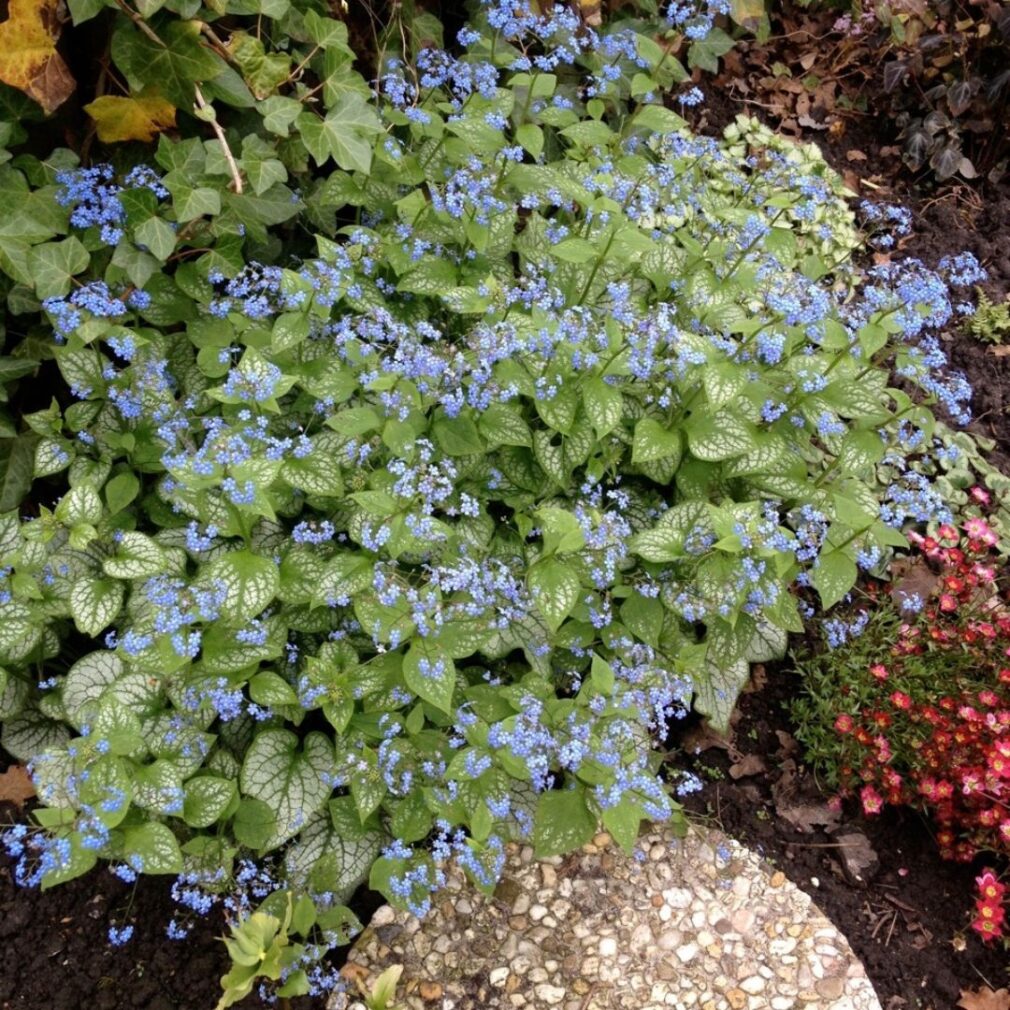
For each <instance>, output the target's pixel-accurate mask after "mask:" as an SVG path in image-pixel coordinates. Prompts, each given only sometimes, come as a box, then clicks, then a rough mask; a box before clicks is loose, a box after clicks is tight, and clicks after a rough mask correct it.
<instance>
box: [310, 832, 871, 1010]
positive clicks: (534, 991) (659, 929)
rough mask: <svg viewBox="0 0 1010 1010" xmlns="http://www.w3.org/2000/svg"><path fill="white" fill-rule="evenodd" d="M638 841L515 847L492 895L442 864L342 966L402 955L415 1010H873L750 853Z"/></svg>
mask: <svg viewBox="0 0 1010 1010" xmlns="http://www.w3.org/2000/svg"><path fill="white" fill-rule="evenodd" d="M639 844H640V848H641V849H642V852H641V854H640V857H639V859H632V858H628V857H627V856H626V855H624V853H622V852H621V851H620V849H618V848H617V847H616V845H614V844H613V843H612V842H611V840H610V838H609V836H608V835H606V834H600V835H597V837H596V838H595V839H594V842H593V844H591V845H587V846H585V847H584V848H583V849H582V850H581V851H580V852H577V853H574V854H573V855H571V856H569V857H567V858H564V859H562V858H554V859H547V860H542V861H538V860H535V859H534V858H533V853H532V850H531V849H530V848H529V847H528V846H526V847H522V848H520V847H518V846H516V847H514V848H513V850H512V851H511V853H510V856H509V860H508V863H507V866H506V869H505V875H504V877H503V878H502V881H501V883H500V884H499V885H498V888H497V890H496V891H495V895H494V897H493V898H485V897H483V896H482V895H480V894H478V893H476V892H475V891H474V890H473V888H472V887H470V886H468V885H467V884H466V883H465V881H464V880H463V878H462V876H461V875H460V874H458V873H450V874H448V876H449V881H448V885H447V887H446V889H445V891H444V892H442V894H441V897H440V899H439V900H437V901H436V902H435V905H434V907H433V909H432V911H431V913H430V914H429V915H428V916H427V917H426V918H425V919H424V920H422V921H420V922H419V921H418V920H417V919H416V918H414V917H413V916H411V915H407V914H406V913H403V912H398V911H395V910H394V909H392V908H390V907H389V906H388V905H386V906H383V907H382V908H380V909H379V910H378V912H377V913H376V914H375V916H374V918H373V919H372V921H371V923H370V924H369V926H368V928H367V929H366V930H365V931H364V932H363V933H362V935H361V936H360V937H359V939H358V942H357V943H356V945H355V947H354V949H353V951H352V952H351V955H350V958H349V960H348V963H347V965H346V966H345V968H344V973H345V976H347V977H348V979H349V981H351V982H352V983H355V982H356V981H358V980H361V981H363V982H365V984H367V982H368V980H370V979H374V978H375V976H376V975H377V974H378V973H379V972H380V971H382V970H383V969H384V968H386V967H388V966H389V965H393V964H402V965H403V966H404V971H403V975H402V977H401V980H400V985H399V987H398V988H397V1000H398V1002H397V1003H396V1004H395V1006H396V1007H397V1008H401V1007H404V1008H406V1007H409V1008H411V1010H435V1008H438V1010H471V1008H473V1010H477V1008H499V1007H500V1008H503V1010H506V1008H508V1010H512V1008H514V1010H522V1008H529V1010H541V1008H551V1007H557V1008H559V1010H616V1008H620V1010H660V1008H669V1007H672V1008H675V1010H681V1008H697V1010H793V1008H795V1010H829V1008H830V1010H880V1003H879V1002H878V1000H877V997H876V995H875V994H874V991H873V987H872V986H871V984H870V982H869V981H868V979H867V978H866V975H865V972H864V971H863V967H862V965H861V964H860V963H859V961H858V959H857V958H856V956H855V955H854V954H853V953H852V951H851V949H850V948H849V945H848V943H847V942H846V941H845V938H844V937H842V936H841V935H840V934H839V933H838V931H837V930H836V929H835V928H834V926H832V925H831V923H830V922H828V920H827V919H826V918H825V917H824V915H823V914H822V913H821V911H820V910H819V909H818V908H817V906H816V905H815V904H814V903H813V901H812V899H811V898H810V897H809V896H808V895H806V894H805V893H803V892H802V891H800V890H799V889H798V888H797V887H795V886H794V885H793V884H792V883H791V882H790V881H788V880H787V879H786V877H785V874H783V873H782V872H781V871H778V870H774V869H772V868H769V867H768V866H767V865H766V864H765V863H764V862H763V861H762V859H761V858H760V857H759V856H758V855H757V854H756V853H754V852H751V851H750V850H748V849H746V848H744V847H743V846H742V845H740V844H739V843H737V842H735V841H733V840H731V839H727V838H725V837H724V836H723V835H721V834H719V833H717V832H714V831H705V830H702V829H699V828H693V829H692V830H691V832H690V834H689V835H688V837H687V838H685V839H682V840H678V839H676V838H674V837H673V835H672V834H670V833H669V832H666V833H664V832H662V831H660V830H658V829H657V830H655V831H654V832H652V833H651V834H648V835H646V836H645V837H643V838H642V840H641V841H640V843H639ZM643 856H644V858H642V857H643ZM353 988H354V985H353V984H352V986H349V990H350V989H353ZM361 1007H362V1004H360V1003H356V1002H353V1001H352V999H350V998H349V997H348V996H343V995H338V996H335V997H334V998H333V1000H332V1001H331V1003H330V1010H358V1008H361Z"/></svg>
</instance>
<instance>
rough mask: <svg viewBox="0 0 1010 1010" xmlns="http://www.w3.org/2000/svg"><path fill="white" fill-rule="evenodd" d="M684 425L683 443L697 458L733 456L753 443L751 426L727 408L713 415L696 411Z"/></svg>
mask: <svg viewBox="0 0 1010 1010" xmlns="http://www.w3.org/2000/svg"><path fill="white" fill-rule="evenodd" d="M684 427H685V429H686V430H687V444H688V446H689V447H690V449H691V452H692V454H693V455H694V456H695V457H697V458H698V459H704V460H708V461H710V462H718V461H719V460H724V459H733V457H735V456H742V455H743V454H744V453H746V452H750V451H751V450H752V449H754V448H755V446H756V442H755V440H754V432H753V430H752V428H751V426H750V425H748V424H747V423H746V422H745V421H744V420H743V419H742V418H740V417H739V416H738V415H737V414H735V413H734V412H733V411H730V410H720V411H717V412H716V413H715V414H710V413H707V412H705V411H699V412H698V413H696V414H692V415H691V416H690V417H689V418H688V419H687V421H685V423H684Z"/></svg>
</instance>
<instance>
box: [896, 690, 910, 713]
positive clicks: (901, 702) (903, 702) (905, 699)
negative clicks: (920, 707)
mask: <svg viewBox="0 0 1010 1010" xmlns="http://www.w3.org/2000/svg"><path fill="white" fill-rule="evenodd" d="M891 704H892V705H893V706H894V707H895V708H900V709H904V710H905V711H907V710H908V709H910V708H911V707H912V699H911V698H910V697H909V696H908V695H907V694H905V692H904V691H892V692H891Z"/></svg>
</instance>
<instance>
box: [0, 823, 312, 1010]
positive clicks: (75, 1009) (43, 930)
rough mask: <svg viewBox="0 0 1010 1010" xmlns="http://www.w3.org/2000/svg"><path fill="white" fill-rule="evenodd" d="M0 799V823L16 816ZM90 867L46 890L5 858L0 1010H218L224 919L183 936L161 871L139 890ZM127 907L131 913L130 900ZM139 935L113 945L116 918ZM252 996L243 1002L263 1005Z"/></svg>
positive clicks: (224, 966) (296, 1005) (297, 1009)
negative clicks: (25, 882) (173, 922)
mask: <svg viewBox="0 0 1010 1010" xmlns="http://www.w3.org/2000/svg"><path fill="white" fill-rule="evenodd" d="M16 815H17V811H16V810H14V809H13V808H12V807H11V806H10V805H7V804H0V825H4V824H7V823H9V822H10V821H12V820H15V819H17V816H16ZM131 892H133V888H132V887H130V886H128V885H126V884H123V883H121V882H120V881H119V880H117V879H116V878H115V877H113V876H112V874H110V873H107V872H103V871H101V870H93V871H92V872H91V873H89V874H88V875H86V876H85V877H83V878H81V879H79V880H74V881H71V882H70V883H69V884H64V885H62V886H60V887H57V888H54V889H53V890H51V891H46V892H45V893H41V894H40V893H39V892H38V891H29V890H25V889H22V888H19V887H17V886H16V885H15V884H14V882H13V879H12V867H11V862H10V860H9V859H6V858H5V857H3V858H0V1010H127V1008H130V1007H137V1008H143V1010H213V1007H214V1006H215V1005H216V1003H217V1001H218V998H219V997H220V995H221V990H220V986H219V981H218V980H219V979H220V977H221V975H223V974H224V973H225V972H226V971H227V970H228V957H227V953H226V951H225V948H224V944H223V943H221V941H220V940H219V939H218V937H219V936H220V935H221V934H223V933H224V932H225V926H224V922H223V920H221V919H220V918H209V919H208V920H206V921H201V922H200V923H199V924H198V925H197V926H196V928H195V929H194V930H193V932H192V933H191V934H190V936H189V937H188V938H187V939H186V940H183V941H176V940H168V939H166V937H165V926H166V924H167V923H168V921H169V920H170V919H171V917H172V913H173V911H175V909H176V906H175V905H174V903H173V902H172V899H171V897H170V895H169V893H168V885H167V883H166V879H165V878H157V877H148V878H141V880H140V883H139V886H138V887H137V889H136V892H135V893H132V902H131ZM128 908H129V913H128V914H127V909H128ZM112 919H114V920H115V921H116V922H117V923H123V922H130V923H132V924H133V926H134V930H135V932H134V936H133V939H132V940H130V942H129V943H128V944H126V945H125V946H124V947H120V948H113V947H110V946H109V944H108V942H107V939H106V933H107V931H108V927H109V923H110V920H112ZM265 1006H266V1004H264V1003H263V1002H262V1001H261V1000H259V999H257V998H256V997H255V996H252V997H249V998H248V999H247V1000H246V1001H245V1002H244V1003H243V1004H242V1007H243V1008H248V1010H256V1008H262V1007H265ZM322 1006H323V1001H322V1000H310V999H299V1000H292V1010H321V1008H322Z"/></svg>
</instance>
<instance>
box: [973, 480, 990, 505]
mask: <svg viewBox="0 0 1010 1010" xmlns="http://www.w3.org/2000/svg"><path fill="white" fill-rule="evenodd" d="M968 494H970V495H971V496H972V498H974V499H975V501H977V502H978V503H979V504H980V505H988V504H989V492H988V491H986V490H984V489H983V488H980V487H978V485H976V486H975V487H973V488H972V489H971V490H970V491H969V492H968Z"/></svg>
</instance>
